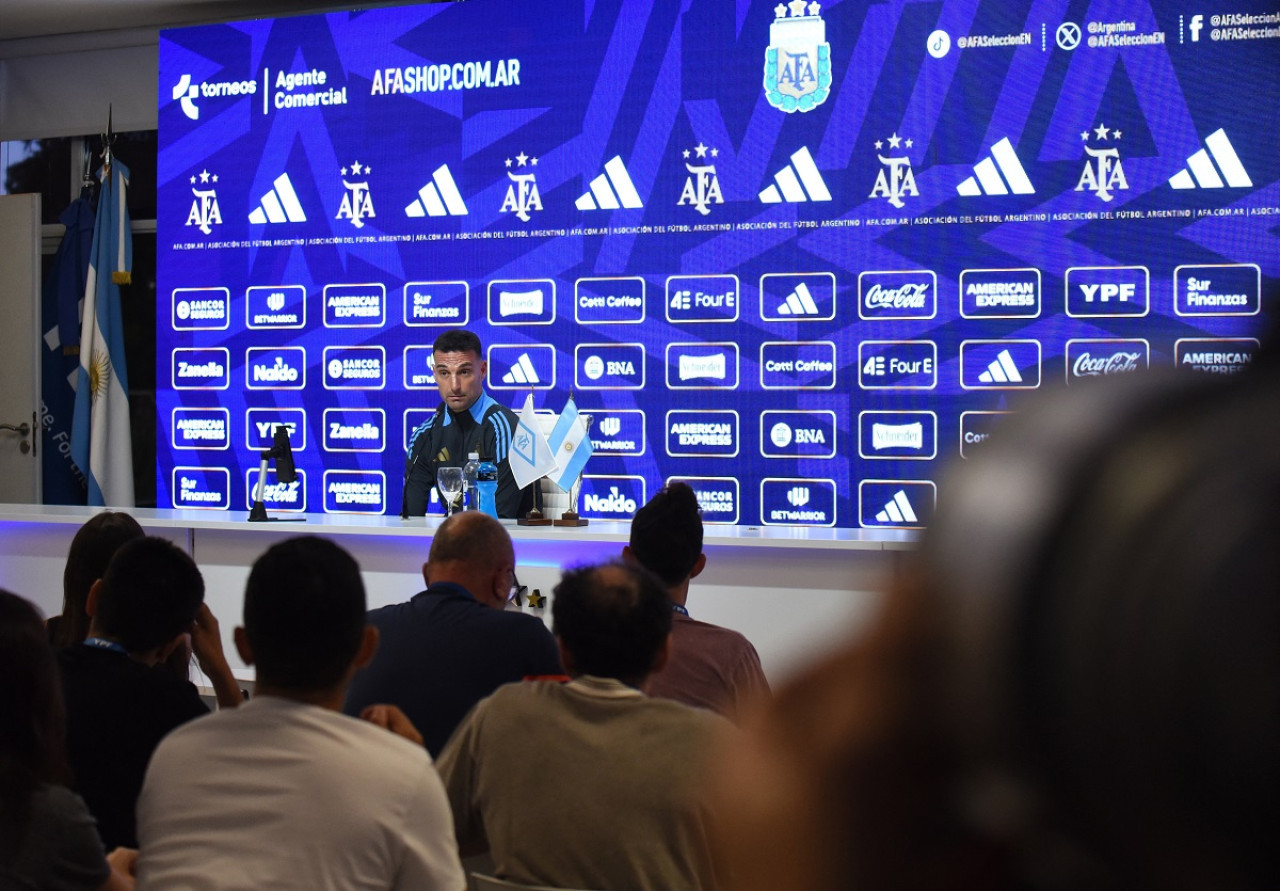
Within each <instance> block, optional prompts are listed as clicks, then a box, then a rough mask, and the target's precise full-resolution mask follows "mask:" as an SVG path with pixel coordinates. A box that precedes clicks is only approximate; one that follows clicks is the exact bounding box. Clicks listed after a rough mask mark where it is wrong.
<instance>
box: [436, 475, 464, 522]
mask: <svg viewBox="0 0 1280 891" xmlns="http://www.w3.org/2000/svg"><path fill="white" fill-rule="evenodd" d="M436 487H437V488H439V489H440V498H441V499H442V500H443V501H444V503H445V506H446V508H447V510H446V512H445V516H447V517H451V516H453V511H454V507H455V506H456V505H457V503H458V499H459V498H460V497H462V468H461V467H438V468H436Z"/></svg>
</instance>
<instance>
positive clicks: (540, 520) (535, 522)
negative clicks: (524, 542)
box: [516, 507, 551, 526]
mask: <svg viewBox="0 0 1280 891" xmlns="http://www.w3.org/2000/svg"><path fill="white" fill-rule="evenodd" d="M516 525H517V526H550V525H551V518H550V517H546V516H543V514H542V511H540V510H538V509H537V508H536V507H535V508H534V509H533V510H531V511H529V512H528V513H527V514H525V515H524V516H523V517H519V518H517V519H516Z"/></svg>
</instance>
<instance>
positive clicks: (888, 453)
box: [858, 411, 938, 461]
mask: <svg viewBox="0 0 1280 891" xmlns="http://www.w3.org/2000/svg"><path fill="white" fill-rule="evenodd" d="M937 455H938V416H937V414H935V413H934V412H931V411H864V412H859V413H858V457H860V458H887V459H893V460H906V461H928V460H930V459H932V458H935V457H937Z"/></svg>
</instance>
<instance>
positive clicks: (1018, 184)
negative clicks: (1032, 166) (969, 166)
mask: <svg viewBox="0 0 1280 891" xmlns="http://www.w3.org/2000/svg"><path fill="white" fill-rule="evenodd" d="M973 174H974V175H973V176H971V177H969V178H968V179H966V180H965V181H964V182H962V183H960V185H958V186H956V191H957V192H959V193H960V194H961V195H964V196H965V197H971V196H973V195H1008V194H1009V193H1010V192H1013V194H1015V195H1034V194H1035V191H1036V188H1035V186H1033V185H1031V180H1030V179H1028V178H1027V171H1026V170H1024V169H1023V167H1022V162H1021V161H1019V160H1018V155H1017V153H1016V152H1015V151H1014V150H1013V144H1012V143H1010V142H1009V137H1008V136H1006V137H1004V138H1003V139H1001V140H1000V141H999V142H997V143H996V144H995V145H993V146H991V155H990V156H989V157H986V158H983V159H982V160H981V161H979V162H978V163H977V164H975V165H974V166H973ZM1001 174H1004V179H1001V178H1000V176H1001ZM1006 180H1007V181H1008V183H1009V185H1008V186H1007V187H1006V186H1005V181H1006Z"/></svg>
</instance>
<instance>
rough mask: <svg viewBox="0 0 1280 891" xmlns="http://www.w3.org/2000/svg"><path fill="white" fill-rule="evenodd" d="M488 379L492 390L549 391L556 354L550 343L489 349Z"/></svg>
mask: <svg viewBox="0 0 1280 891" xmlns="http://www.w3.org/2000/svg"><path fill="white" fill-rule="evenodd" d="M488 362H489V379H488V381H486V385H487V386H488V387H489V388H490V389H493V390H530V389H533V390H550V389H553V388H554V387H555V385H556V351H555V347H553V346H552V345H551V344H549V343H534V344H529V345H528V346H511V345H506V344H501V345H496V346H491V347H489V357H488Z"/></svg>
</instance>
